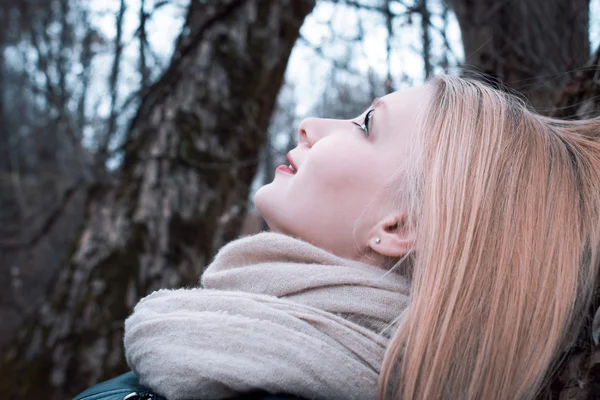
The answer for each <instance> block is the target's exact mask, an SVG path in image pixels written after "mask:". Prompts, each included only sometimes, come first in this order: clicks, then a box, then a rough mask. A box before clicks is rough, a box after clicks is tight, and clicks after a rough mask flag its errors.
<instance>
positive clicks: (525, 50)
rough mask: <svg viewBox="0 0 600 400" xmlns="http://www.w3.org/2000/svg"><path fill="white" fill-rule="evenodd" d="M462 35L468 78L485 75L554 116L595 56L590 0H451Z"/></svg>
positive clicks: (491, 80) (543, 111) (490, 80)
mask: <svg viewBox="0 0 600 400" xmlns="http://www.w3.org/2000/svg"><path fill="white" fill-rule="evenodd" d="M447 2H448V3H449V4H450V5H451V6H452V8H453V10H454V11H455V13H456V16H457V18H458V22H459V24H460V28H461V33H462V42H463V48H464V54H465V60H464V61H465V64H466V66H467V70H466V74H467V75H469V74H472V72H475V73H483V74H484V75H485V79H486V80H487V81H489V82H492V83H498V82H502V83H503V84H505V85H507V86H508V87H510V88H512V89H514V90H516V91H518V92H520V93H522V94H523V95H524V96H525V97H526V98H527V99H528V100H529V102H530V103H531V104H532V105H533V106H534V107H535V108H536V109H537V110H538V111H540V112H541V113H544V114H547V113H549V112H550V111H551V110H552V109H553V107H554V105H555V104H556V102H557V101H559V99H558V96H559V93H560V90H561V87H562V86H563V85H565V84H566V83H567V82H569V81H570V80H572V79H573V77H574V70H576V69H577V68H580V67H582V66H583V65H585V63H586V62H587V61H588V59H589V56H590V43H589V5H590V0H502V1H498V0H447Z"/></svg>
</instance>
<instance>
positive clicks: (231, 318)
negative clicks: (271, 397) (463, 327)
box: [124, 232, 410, 400]
mask: <svg viewBox="0 0 600 400" xmlns="http://www.w3.org/2000/svg"><path fill="white" fill-rule="evenodd" d="M409 289H410V284H409V282H408V280H407V279H406V278H405V277H403V276H400V275H398V274H397V273H394V272H390V271H385V270H383V269H381V268H378V267H374V266H370V265H367V264H363V263H360V262H356V261H352V260H348V259H345V258H341V257H338V256H336V255H333V254H331V253H329V252H327V251H325V250H323V249H320V248H318V247H316V246H314V245H312V244H309V243H307V242H305V241H302V240H299V239H296V238H293V237H290V236H286V235H283V234H279V233H273V232H264V233H259V234H257V235H253V236H246V237H242V238H240V239H237V240H235V241H233V242H231V243H229V244H227V245H226V246H224V247H223V248H222V249H221V250H220V251H219V253H218V254H217V255H216V257H215V259H214V261H213V262H212V264H210V265H209V266H208V268H207V269H206V270H205V272H204V274H203V275H202V277H201V287H200V288H189V289H178V290H165V289H163V290H159V291H156V292H154V293H152V294H150V295H149V296H147V297H145V298H143V299H142V300H141V301H140V302H139V303H138V304H137V305H136V307H135V309H134V311H133V314H132V315H131V316H130V317H129V318H128V319H127V320H126V321H125V338H124V345H125V354H126V358H127V361H128V363H129V365H130V367H131V368H132V369H133V371H134V372H135V373H136V375H137V376H138V377H139V379H140V382H141V383H142V384H144V385H146V386H148V387H149V388H151V389H153V390H154V391H156V392H157V393H159V394H161V395H164V396H165V397H167V398H168V399H169V400H178V399H188V400H189V399H202V400H208V399H224V398H228V397H233V396H236V395H239V394H240V393H246V392H252V391H257V390H263V391H267V392H269V393H274V394H290V395H297V396H300V397H304V398H307V399H327V400H338V399H339V400H342V399H343V400H369V399H375V397H376V390H377V377H378V374H379V368H380V364H381V362H382V360H383V356H384V352H385V348H386V344H387V341H388V339H389V336H390V335H391V333H392V332H391V331H390V329H386V328H387V327H388V326H389V324H390V323H391V321H392V320H394V319H395V318H396V317H398V316H399V315H400V314H401V312H402V311H403V310H404V309H405V308H406V307H407V305H408V295H409Z"/></svg>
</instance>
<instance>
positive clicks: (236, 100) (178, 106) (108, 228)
mask: <svg viewBox="0 0 600 400" xmlns="http://www.w3.org/2000/svg"><path fill="white" fill-rule="evenodd" d="M313 7H314V0H220V1H210V2H201V1H199V0H192V2H191V4H190V8H189V11H188V15H187V19H186V22H185V25H184V28H183V31H182V34H181V36H180V37H179V39H178V41H177V44H176V50H175V53H174V56H173V59H172V61H171V65H170V66H169V68H168V69H167V71H166V72H165V73H164V75H163V76H162V78H161V79H160V80H159V81H158V82H157V83H156V84H154V85H153V86H151V87H150V88H149V89H148V92H147V93H146V95H145V96H144V97H143V99H142V103H141V105H140V108H139V110H138V112H137V114H136V116H135V117H134V119H133V120H132V122H131V125H130V127H129V130H128V139H127V144H126V145H125V146H124V148H125V155H124V161H123V165H122V168H121V170H120V173H119V176H118V178H116V179H115V182H113V184H110V183H103V184H98V185H96V186H95V187H93V188H91V189H90V190H89V193H88V203H87V216H86V223H85V224H84V227H83V229H82V232H81V234H80V236H79V239H78V240H77V241H76V243H75V244H74V248H73V251H72V255H71V256H70V258H69V260H68V261H67V262H66V263H65V264H64V265H63V268H62V269H61V273H60V276H59V279H58V281H57V282H56V285H55V286H54V288H53V290H51V292H50V294H49V296H48V300H47V302H46V304H45V306H44V307H42V309H41V310H40V311H39V312H38V313H37V315H36V318H35V319H32V320H30V321H29V322H28V324H25V325H24V327H23V328H22V330H21V331H20V333H19V335H18V339H17V341H16V343H15V345H14V347H13V348H12V350H11V351H10V352H9V354H8V355H7V356H6V357H5V358H4V360H3V361H2V364H1V365H0V379H1V381H0V382H1V383H0V393H2V395H3V397H5V398H28V399H29V398H31V399H34V398H35V399H37V398H40V399H41V398H44V399H64V398H67V397H69V396H71V395H73V394H75V393H76V392H78V391H80V390H82V389H83V388H85V387H87V386H89V385H92V384H94V383H96V382H98V381H100V380H103V379H106V378H109V377H111V376H114V375H116V374H119V373H122V372H124V371H125V370H126V369H127V366H126V363H125V361H124V358H123V349H122V337H123V320H124V319H125V318H126V317H127V316H128V314H129V313H130V312H131V309H132V307H133V306H134V305H135V303H136V302H137V300H138V299H139V298H140V297H142V296H144V295H146V294H148V293H149V292H151V291H153V290H156V289H158V288H165V287H180V286H183V285H194V284H197V282H198V279H199V276H200V274H201V272H202V270H203V268H204V267H205V266H206V265H207V263H209V261H210V260H211V258H212V257H213V255H214V253H215V251H216V250H217V249H218V248H219V247H220V246H221V245H223V244H224V243H225V242H227V241H230V240H232V239H234V238H235V237H236V235H237V233H238V231H239V229H240V227H241V223H242V219H243V217H244V214H245V210H246V200H247V197H248V191H249V186H250V183H251V181H252V179H253V177H254V174H255V170H256V166H257V161H258V155H259V150H260V148H261V146H262V144H263V142H264V140H265V136H266V130H267V125H268V121H269V118H270V115H271V112H272V110H273V107H274V102H275V98H276V95H277V92H278V90H279V88H280V86H281V83H282V80H283V76H284V72H285V68H286V64H287V61H288V58H289V54H290V52H291V49H292V46H293V45H294V42H295V40H296V38H297V36H298V32H299V28H300V26H301V24H302V22H303V20H304V17H305V16H306V15H307V14H308V13H309V12H310V11H311V10H312V8H313Z"/></svg>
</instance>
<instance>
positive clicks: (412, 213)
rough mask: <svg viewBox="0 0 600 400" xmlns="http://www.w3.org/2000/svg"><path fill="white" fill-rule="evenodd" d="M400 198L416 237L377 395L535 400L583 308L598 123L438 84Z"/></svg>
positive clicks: (599, 147) (594, 237) (472, 84)
mask: <svg viewBox="0 0 600 400" xmlns="http://www.w3.org/2000/svg"><path fill="white" fill-rule="evenodd" d="M430 84H431V85H433V88H434V90H432V92H433V93H434V94H433V95H432V96H431V100H430V103H429V104H428V106H427V107H426V109H425V110H424V113H423V117H422V121H421V124H420V126H421V127H420V132H419V135H418V140H417V143H416V145H415V148H416V149H417V151H415V152H414V154H413V156H414V157H415V158H414V160H412V162H411V163H410V165H411V169H410V171H409V172H408V174H407V182H406V185H404V186H403V187H402V191H401V192H402V193H399V194H398V195H399V196H403V197H406V198H407V200H408V205H409V206H408V210H409V211H408V218H407V221H406V223H407V224H411V225H413V226H414V227H415V229H416V232H417V240H416V243H417V245H416V249H417V250H415V251H414V254H413V255H412V256H413V266H412V268H413V277H412V278H413V291H412V301H411V304H410V306H409V308H408V310H407V311H406V312H405V313H404V314H403V316H402V320H401V321H400V322H399V325H398V329H397V331H396V332H395V334H394V335H393V336H392V339H391V340H390V343H389V346H388V350H387V352H386V356H385V359H384V362H383V365H382V369H381V374H380V381H379V390H378V398H379V399H389V398H393V399H407V400H413V399H427V400H429V399H486V400H487V399H511V400H512V399H532V398H534V397H536V396H538V395H539V394H540V390H541V388H542V386H543V385H544V384H545V383H546V381H547V380H548V377H549V375H550V374H551V373H552V370H553V369H554V368H555V367H556V362H557V361H558V360H557V357H556V355H557V354H559V353H560V350H561V349H564V347H565V346H568V345H569V344H570V343H571V341H572V339H573V338H574V335H575V334H576V333H577V331H578V329H579V327H580V325H581V323H582V321H583V319H584V316H585V314H586V312H587V308H588V307H589V305H590V302H591V298H592V294H593V291H594V287H595V280H596V275H597V272H598V252H599V247H600V215H599V214H600V140H599V138H598V137H599V135H600V120H587V121H570V122H569V121H560V120H556V119H551V118H547V117H543V116H540V115H537V114H535V113H534V112H532V111H530V110H529V109H528V108H527V107H526V106H525V105H524V103H523V102H522V101H520V100H519V99H517V98H516V97H514V96H512V95H510V94H506V93H504V92H501V91H499V90H495V89H492V88H489V87H487V86H486V85H484V84H482V83H480V82H477V81H473V80H465V79H461V78H457V77H450V76H441V77H437V78H435V79H434V80H433V81H432V82H430Z"/></svg>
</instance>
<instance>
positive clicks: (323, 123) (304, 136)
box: [298, 117, 333, 147]
mask: <svg viewBox="0 0 600 400" xmlns="http://www.w3.org/2000/svg"><path fill="white" fill-rule="evenodd" d="M332 121H333V120H330V119H324V118H314V117H311V118H305V119H304V120H302V122H301V123H300V126H299V127H298V144H302V143H304V144H307V145H308V146H309V147H311V146H313V145H314V144H315V143H316V142H318V141H319V140H321V139H322V138H323V137H325V136H327V134H328V132H329V131H331V127H330V126H328V125H329V124H330V123H331V122H332Z"/></svg>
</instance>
